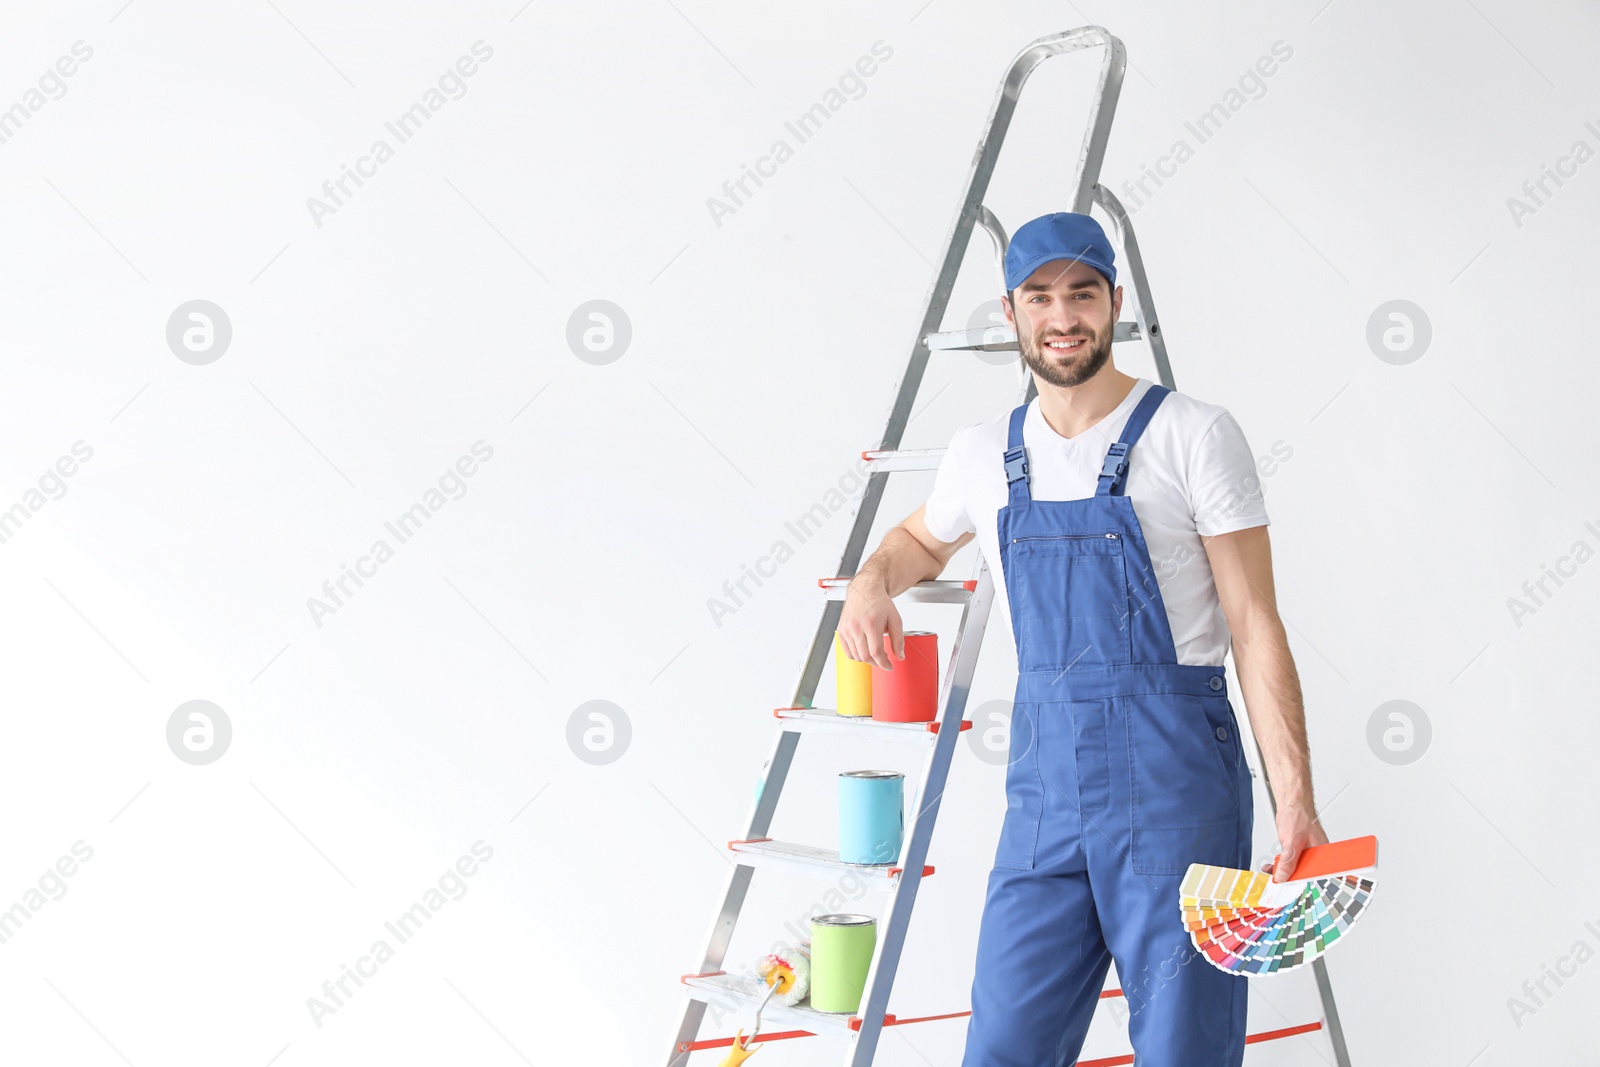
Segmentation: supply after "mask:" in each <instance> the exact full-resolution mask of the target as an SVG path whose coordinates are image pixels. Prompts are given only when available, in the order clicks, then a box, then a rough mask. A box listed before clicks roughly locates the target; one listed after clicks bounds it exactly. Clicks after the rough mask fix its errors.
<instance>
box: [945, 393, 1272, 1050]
mask: <svg viewBox="0 0 1600 1067" xmlns="http://www.w3.org/2000/svg"><path fill="white" fill-rule="evenodd" d="M1168 392H1169V390H1167V389H1166V388H1164V387H1163V386H1160V385H1154V384H1152V385H1151V387H1150V389H1149V391H1148V392H1147V393H1146V394H1145V395H1144V396H1143V397H1142V398H1141V399H1140V401H1139V404H1138V405H1137V407H1135V409H1134V411H1133V413H1132V415H1130V416H1129V418H1128V423H1127V428H1126V429H1125V430H1124V431H1123V434H1122V439H1121V440H1120V441H1118V442H1116V443H1115V444H1113V445H1112V446H1111V447H1110V450H1109V452H1108V453H1107V455H1106V460H1105V466H1104V468H1103V469H1102V471H1101V473H1100V479H1099V484H1098V486H1097V488H1096V491H1095V495H1094V496H1091V497H1085V498H1083V499H1080V500H1033V499H1032V498H1031V497H1030V496H1029V493H1028V465H1027V458H1026V455H1025V453H1024V450H1023V444H1022V425H1023V418H1024V416H1025V414H1026V412H1027V408H1028V405H1027V404H1023V405H1022V406H1020V407H1018V408H1017V409H1016V410H1014V411H1013V412H1012V413H1011V425H1010V436H1009V439H1008V441H1007V445H1008V447H1007V450H1006V454H1005V470H1006V480H1007V482H1008V485H1009V493H1010V500H1009V502H1008V503H1007V504H1006V506H1005V507H1002V508H1001V509H1000V511H999V524H1000V562H1001V566H1002V569H1003V571H1004V576H1005V583H1006V591H1007V595H1008V596H1009V598H1010V601H1011V622H1012V630H1013V632H1014V634H1015V637H1016V642H1017V692H1016V700H1015V705H1014V708H1013V711H1012V717H1011V748H1010V761H1011V762H1010V764H1009V766H1008V768H1007V770H1006V800H1007V807H1006V814H1005V823H1004V825H1003V828H1002V830H1001V833H1000V841H999V845H998V847H997V848H996V851H995V861H994V869H993V870H992V871H991V872H990V875H989V883H988V890H987V895H986V898H985V902H984V910H983V921H982V925H981V927H980V929H979V934H978V949H977V970H976V974H975V977H974V979H973V983H972V1017H971V1019H970V1021H969V1023H968V1028H967V1044H966V1054H965V1056H964V1058H963V1059H962V1061H961V1063H962V1067H1066V1065H1067V1064H1071V1063H1075V1062H1076V1061H1077V1057H1078V1053H1079V1050H1080V1049H1081V1048H1082V1046H1083V1040H1084V1035H1085V1034H1086V1033H1087V1031H1088V1028H1089V1022H1090V1018H1091V1016H1092V1015H1093V1014H1094V1010H1095V1006H1096V1004H1097V1003H1098V1001H1099V998H1100V992H1101V989H1102V988H1103V984H1104V981H1105V976H1106V970H1107V967H1108V966H1109V965H1110V962H1111V961H1112V960H1113V959H1115V960H1116V963H1117V975H1118V979H1119V981H1120V983H1121V986H1122V989H1123V992H1124V994H1125V995H1126V997H1127V1008H1128V1011H1129V1015H1128V1032H1129V1038H1130V1039H1131V1041H1132V1043H1133V1048H1134V1052H1135V1054H1136V1057H1137V1059H1136V1060H1135V1063H1136V1064H1137V1067H1223V1065H1227V1067H1238V1065H1239V1064H1240V1063H1241V1061H1242V1060H1243V1058H1244V1037H1245V1007H1246V984H1245V979H1243V978H1240V977H1238V976H1236V975H1230V974H1227V973H1224V972H1223V971H1220V970H1218V969H1217V968H1215V967H1213V966H1211V965H1210V964H1209V963H1207V962H1206V961H1205V960H1204V959H1202V958H1201V957H1200V956H1199V954H1198V953H1197V952H1196V951H1195V950H1194V947H1193V945H1192V944H1191V943H1190V941H1189V935H1188V933H1187V932H1186V931H1185V930H1184V927H1183V922H1182V919H1181V918H1180V916H1179V912H1178V886H1179V883H1180V882H1181V881H1182V879H1183V874H1184V872H1185V871H1186V870H1187V869H1188V867H1189V864H1190V863H1195V862H1199V863H1214V864H1221V865H1223V866H1228V867H1248V866H1249V863H1250V838H1251V828H1252V822H1253V817H1254V810H1253V800H1252V797H1251V791H1250V770H1249V766H1248V764H1247V763H1246V762H1245V758H1244V749H1243V746H1242V745H1241V743H1240V740H1239V731H1238V723H1237V721H1236V719H1235V718H1234V713H1233V705H1232V704H1231V703H1230V702H1229V700H1228V694H1227V682H1226V680H1225V679H1224V676H1223V668H1222V667H1221V666H1220V665H1219V666H1215V667H1212V666H1196V665H1188V664H1180V663H1178V657H1177V652H1176V649H1175V648H1174V645H1173V641H1172V631H1171V627H1170V626H1169V625H1168V621H1167V611H1166V607H1165V605H1164V604H1163V602H1162V599H1161V591H1160V589H1159V587H1158V586H1157V583H1156V576H1155V571H1154V569H1153V568H1152V566H1151V562H1150V551H1149V548H1148V547H1147V546H1146V544H1145V539H1144V532H1143V531H1142V530H1141V529H1140V527H1139V520H1138V519H1137V518H1136V517H1135V516H1134V511H1133V502H1132V501H1131V500H1130V499H1129V498H1128V497H1127V496H1126V495H1125V494H1124V493H1123V483H1124V477H1125V475H1126V473H1127V470H1128V460H1129V457H1130V453H1131V452H1132V451H1133V448H1134V445H1136V444H1137V443H1138V440H1139V436H1140V434H1141V433H1143V432H1144V428H1145V427H1146V425H1148V424H1149V422H1150V416H1151V415H1153V414H1154V413H1155V410H1156V408H1157V407H1158V406H1160V404H1161V401H1162V399H1163V398H1165V396H1166V395H1167V393H1168ZM1185 565H1186V566H1197V565H1199V561H1193V560H1191V561H1190V562H1188V563H1187V564H1185Z"/></svg>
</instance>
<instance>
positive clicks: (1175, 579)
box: [924, 378, 1268, 667]
mask: <svg viewBox="0 0 1600 1067" xmlns="http://www.w3.org/2000/svg"><path fill="white" fill-rule="evenodd" d="M1151 384H1152V383H1151V382H1150V381H1149V380H1148V379H1146V378H1140V379H1138V381H1137V382H1136V383H1135V384H1134V387H1133V389H1132V390H1131V391H1130V392H1129V393H1128V396H1127V398H1126V399H1124V400H1123V401H1122V403H1121V404H1119V405H1118V406H1117V408H1116V410H1114V411H1112V412H1111V414H1109V415H1107V416H1106V417H1105V418H1103V419H1101V420H1100V421H1099V422H1098V423H1096V424H1095V425H1093V426H1091V427H1090V428H1089V429H1087V430H1085V431H1084V432H1083V433H1081V434H1079V435H1078V436H1077V437H1062V436H1061V435H1060V434H1058V433H1056V431H1055V430H1053V429H1051V427H1050V424H1049V423H1047V422H1045V420H1044V416H1043V415H1042V414H1041V413H1040V411H1039V400H1038V398H1037V397H1035V398H1034V399H1033V400H1032V401H1031V402H1030V403H1029V405H1028V411H1027V414H1026V416H1025V417H1024V418H1023V420H1022V442H1023V445H1024V447H1025V448H1026V450H1027V455H1028V488H1029V492H1030V493H1031V495H1032V497H1033V499H1035V500H1078V499H1081V498H1083V497H1089V496H1094V494H1095V489H1096V487H1097V486H1098V485H1099V479H1100V468H1101V466H1102V465H1104V463H1105V458H1106V450H1107V449H1109V448H1110V447H1111V445H1112V443H1113V442H1115V441H1117V440H1118V438H1119V435H1120V434H1121V432H1122V429H1123V427H1125V426H1126V425H1127V424H1128V417H1129V416H1130V415H1132V414H1133V409H1134V408H1135V407H1136V406H1137V405H1138V403H1139V400H1140V398H1141V397H1143V396H1144V394H1145V393H1146V392H1147V391H1148V390H1149V388H1150V386H1151ZM1010 423H1011V411H1010V410H1009V409H1007V410H1006V411H1003V412H1001V413H1000V414H998V415H996V416H995V417H993V418H991V419H988V420H985V421H983V422H976V423H972V424H970V425H967V426H963V427H962V428H961V429H959V430H957V431H956V432H955V435H954V436H953V437H952V438H951V440H950V447H949V448H948V449H947V450H946V451H945V454H944V457H943V459H941V460H940V462H939V473H938V474H937V475H936V476H935V478H934V486H933V493H932V494H931V495H930V496H929V497H928V503H927V508H926V510H925V512H924V518H925V519H926V522H927V526H928V532H929V533H931V534H933V536H935V537H937V538H938V539H939V540H941V541H954V540H956V539H957V538H959V537H960V536H961V535H962V534H963V533H967V532H969V531H972V530H974V529H975V530H976V531H977V534H978V537H977V541H978V548H979V550H980V551H981V552H982V553H983V558H984V560H985V561H986V562H987V563H988V565H989V571H990V574H991V576H992V577H993V579H994V585H995V600H996V603H997V604H998V605H999V606H1000V610H999V613H998V615H997V616H996V618H997V619H1003V620H1004V621H1005V624H1006V625H1007V626H1010V624H1011V604H1010V600H1009V598H1008V597H1007V596H1006V588H1005V577H1004V572H1003V571H1002V569H1001V566H1000V534H999V527H998V518H997V516H998V513H999V510H1000V509H1001V508H1002V507H1004V506H1005V505H1006V503H1007V500H1008V496H1007V491H1006V477H1005V464H1004V455H1005V450H1006V434H1007V430H1008V429H1009V427H1010ZM1123 492H1124V493H1126V494H1127V496H1128V497H1129V498H1130V499H1131V500H1132V501H1133V512H1134V515H1135V516H1137V517H1138V519H1139V525H1140V527H1141V528H1142V529H1143V531H1144V536H1145V543H1146V544H1147V545H1148V546H1149V549H1150V562H1151V565H1152V566H1153V567H1154V569H1155V572H1156V584H1157V586H1158V587H1159V588H1160V590H1161V599H1162V601H1163V603H1164V604H1165V605H1166V609H1167V622H1168V624H1169V625H1170V626H1171V628H1172V640H1173V644H1174V646H1175V647H1176V649H1177V653H1178V662H1179V663H1190V664H1197V665H1201V666H1212V667H1220V666H1221V665H1222V660H1223V657H1224V656H1225V655H1226V654H1227V651H1228V622H1227V618H1226V616H1224V615H1223V613H1222V604H1221V602H1220V601H1219V600H1218V599H1217V587H1216V583H1215V581H1214V580H1213V579H1212V575H1211V563H1210V561H1209V560H1208V559H1207V558H1206V553H1205V547H1204V545H1203V544H1202V543H1201V541H1200V538H1201V535H1204V536H1206V537H1214V536H1216V535H1218V534H1224V533H1231V532H1232V531H1234V530H1242V529H1245V528H1246V527H1250V526H1266V525H1267V524H1268V523H1267V511H1266V506H1265V502H1264V500H1263V497H1262V492H1261V479H1260V477H1259V475H1258V474H1257V471H1256V461H1255V457H1254V456H1253V455H1252V453H1251V452H1250V446H1249V445H1248V444H1246V442H1245V437H1244V431H1243V430H1241V429H1240V428H1239V424H1238V423H1237V422H1235V421H1234V418H1233V416H1232V415H1230V414H1228V412H1227V409H1225V408H1222V407H1219V406H1217V405H1216V404H1207V403H1205V402H1204V401H1200V400H1196V399H1194V398H1193V397H1190V396H1185V395H1184V394H1182V393H1178V392H1173V393H1170V394H1168V395H1167V397H1165V398H1164V399H1163V400H1162V401H1161V404H1160V406H1159V407H1157V408H1156V410H1155V414H1154V415H1152V416H1151V418H1150V423H1149V425H1147V426H1146V427H1145V430H1144V434H1143V435H1142V436H1141V437H1140V438H1139V442H1138V444H1136V445H1134V447H1133V449H1132V451H1130V452H1129V454H1128V473H1127V474H1126V475H1125V476H1124V483H1123Z"/></svg>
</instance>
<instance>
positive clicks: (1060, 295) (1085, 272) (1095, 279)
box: [1005, 259, 1122, 389]
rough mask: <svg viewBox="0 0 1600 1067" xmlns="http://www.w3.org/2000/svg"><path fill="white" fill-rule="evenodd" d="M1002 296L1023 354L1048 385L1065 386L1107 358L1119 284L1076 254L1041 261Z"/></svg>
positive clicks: (1118, 304)
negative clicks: (1114, 287)
mask: <svg viewBox="0 0 1600 1067" xmlns="http://www.w3.org/2000/svg"><path fill="white" fill-rule="evenodd" d="M1012 295H1013V296H1014V298H1015V301H1016V303H1015V306H1014V307H1013V305H1012V303H1011V300H1010V299H1007V300H1006V301H1005V304H1006V318H1007V319H1008V320H1009V321H1010V322H1011V323H1012V325H1013V326H1015V327H1016V331H1017V343H1018V344H1019V345H1020V346H1021V348H1022V358H1023V359H1024V360H1025V361H1027V364H1028V366H1029V367H1031V368H1032V369H1033V373H1035V374H1037V375H1038V376H1039V377H1040V378H1041V379H1043V380H1044V381H1047V382H1049V383H1050V384H1051V385H1055V386H1060V387H1062V388H1066V389H1070V388H1072V387H1073V386H1077V385H1082V384H1083V383H1084V382H1086V381H1088V380H1089V379H1090V378H1093V377H1094V376H1095V375H1096V374H1098V373H1100V369H1101V368H1102V367H1104V366H1105V365H1106V364H1107V363H1108V362H1110V360H1111V335H1112V328H1113V326H1114V324H1115V323H1116V321H1117V316H1118V315H1120V314H1121V312H1122V290H1121V289H1120V288H1119V289H1117V290H1116V292H1115V293H1112V292H1111V286H1110V284H1109V283H1108V282H1107V281H1106V278H1105V275H1103V274H1101V273H1100V272H1099V271H1097V270H1095V269H1094V268H1093V267H1091V266H1089V265H1088V264H1087V263H1081V262H1079V261H1077V260H1069V259H1053V260H1051V261H1050V262H1048V263H1045V264H1042V265H1041V266H1040V267H1039V269H1038V270H1036V271H1034V272H1033V273H1032V274H1031V275H1029V276H1028V277H1027V279H1026V280H1025V281H1023V283H1022V284H1021V285H1019V286H1018V287H1017V288H1016V290H1015V292H1014V293H1013V294H1012Z"/></svg>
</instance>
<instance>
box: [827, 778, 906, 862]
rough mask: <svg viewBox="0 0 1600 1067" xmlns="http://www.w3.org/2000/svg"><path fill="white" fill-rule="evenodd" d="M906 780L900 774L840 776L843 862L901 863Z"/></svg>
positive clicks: (841, 853) (840, 833)
mask: <svg viewBox="0 0 1600 1067" xmlns="http://www.w3.org/2000/svg"><path fill="white" fill-rule="evenodd" d="M905 783H906V776H905V775H903V774H901V773H900V772H899V771H843V772H841V773H840V775H839V859H840V860H842V861H843V862H845V863H861V864H890V863H896V862H898V861H899V859H900V845H901V842H902V839H903V837H904V834H905V824H906V818H905V807H906V806H905Z"/></svg>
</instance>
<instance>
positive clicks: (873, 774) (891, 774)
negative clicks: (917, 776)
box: [839, 771, 905, 778]
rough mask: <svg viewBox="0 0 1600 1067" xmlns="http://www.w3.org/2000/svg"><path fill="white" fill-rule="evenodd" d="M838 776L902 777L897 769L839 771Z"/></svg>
mask: <svg viewBox="0 0 1600 1067" xmlns="http://www.w3.org/2000/svg"><path fill="white" fill-rule="evenodd" d="M839 777H840V778H904V777H905V775H904V774H901V773H900V772H899V771H840V772H839Z"/></svg>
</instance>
